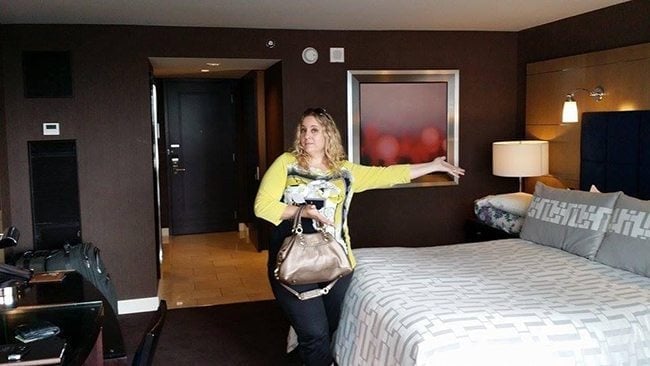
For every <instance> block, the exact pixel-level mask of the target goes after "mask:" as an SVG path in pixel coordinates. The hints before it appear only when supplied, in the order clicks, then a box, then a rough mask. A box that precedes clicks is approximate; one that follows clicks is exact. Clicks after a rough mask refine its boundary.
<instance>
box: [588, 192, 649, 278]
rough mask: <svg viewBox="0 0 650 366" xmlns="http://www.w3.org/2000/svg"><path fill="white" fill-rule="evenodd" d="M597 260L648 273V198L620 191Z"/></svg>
mask: <svg viewBox="0 0 650 366" xmlns="http://www.w3.org/2000/svg"><path fill="white" fill-rule="evenodd" d="M596 261H598V262H600V263H603V264H607V265H609V266H612V267H616V268H621V269H625V270H628V271H630V272H634V273H637V274H640V275H643V276H646V277H650V201H642V200H640V199H636V198H633V197H630V196H628V195H625V194H621V196H620V197H619V198H618V200H617V201H616V205H615V206H614V214H613V215H612V220H611V223H610V224H609V228H608V229H607V233H606V234H605V238H604V239H603V243H602V244H601V246H600V249H599V250H598V254H596Z"/></svg>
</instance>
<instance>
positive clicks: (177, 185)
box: [150, 58, 283, 307]
mask: <svg viewBox="0 0 650 366" xmlns="http://www.w3.org/2000/svg"><path fill="white" fill-rule="evenodd" d="M150 60H152V62H151V63H152V70H153V75H154V79H153V82H154V83H155V84H156V86H157V89H158V95H159V97H158V100H157V103H156V105H157V110H159V111H160V113H158V116H159V117H158V125H159V126H160V134H159V136H160V137H159V139H160V140H159V147H160V148H159V156H160V164H159V173H158V178H159V181H160V184H159V185H160V199H159V200H157V202H158V206H159V208H160V215H159V216H160V220H159V222H160V226H159V228H158V229H159V230H160V231H161V232H162V233H163V235H161V237H162V245H161V246H162V248H163V250H162V253H163V255H162V257H161V261H160V262H159V268H160V269H161V270H160V271H159V273H160V282H159V296H160V297H161V298H165V297H164V296H167V297H170V298H169V300H171V301H168V302H169V303H170V305H171V306H172V307H175V306H176V307H180V306H201V305H210V304H218V303H228V302H242V301H255V300H256V299H264V298H267V297H268V296H269V294H270V289H268V291H267V289H266V288H265V286H266V282H267V280H266V278H265V275H261V274H263V273H265V272H266V268H265V267H266V266H265V263H266V252H262V251H261V249H263V248H260V247H256V246H255V245H254V244H256V243H255V241H256V239H257V238H258V235H251V236H248V235H247V234H248V232H249V229H250V231H251V233H252V234H258V233H259V232H260V230H259V229H257V228H256V225H257V224H256V222H255V221H256V220H255V219H254V217H252V200H253V199H254V194H253V195H251V192H253V193H254V192H256V191H257V185H258V184H259V177H260V175H261V174H263V172H264V170H265V168H266V165H265V164H266V161H269V160H272V159H273V158H274V156H273V157H267V156H266V154H268V152H269V151H271V152H274V153H275V152H277V151H281V150H282V144H283V143H282V135H281V134H280V138H279V139H275V140H273V141H266V140H267V139H266V138H265V133H264V132H265V129H266V128H271V129H273V130H274V131H281V130H282V118H281V117H278V113H277V111H280V112H281V111H282V108H281V104H282V103H281V93H277V90H278V89H281V67H280V66H279V65H277V64H278V61H279V60H264V62H266V66H265V68H263V70H252V71H251V70H241V69H239V70H238V71H237V72H236V73H239V75H234V74H233V71H232V70H231V71H230V72H225V73H221V74H218V73H215V74H212V75H211V77H205V75H200V76H201V77H197V76H199V75H188V74H187V73H183V72H180V71H178V70H179V63H182V62H183V61H187V60H190V59H181V60H179V59H173V60H171V59H165V60H164V61H165V62H162V63H161V59H160V58H151V59H150ZM170 60H171V61H170ZM191 60H192V61H193V62H196V61H197V59H191ZM221 60H223V59H219V60H216V59H209V60H208V59H200V62H201V63H206V64H218V63H221ZM233 60H234V59H228V63H230V64H232V63H233V62H234V61H233ZM244 61H246V60H244ZM259 61H260V60H257V62H258V64H259ZM165 64H167V65H172V64H173V66H174V70H176V71H175V72H173V73H170V72H168V70H167V71H165ZM190 64H191V62H190ZM274 64H276V66H273V67H270V66H272V65H274ZM242 65H250V60H248V63H247V62H243V63H242ZM240 67H241V66H240ZM269 67H270V68H271V69H272V71H270V74H271V76H272V77H271V80H272V84H273V85H270V86H269V85H268V83H267V82H266V81H265V80H264V77H265V75H266V73H267V72H269V71H268V70H266V68H269ZM188 72H189V71H188ZM236 73H235V74H236ZM226 74H228V75H227V77H220V76H226ZM267 88H271V90H273V93H272V96H271V97H270V98H269V99H270V100H267V99H266V98H265V95H266V94H267V93H268V91H267ZM276 95H279V96H280V98H278V97H276ZM269 103H270V106H271V108H272V110H273V111H274V112H273V113H271V116H270V118H267V117H269V116H267V115H266V113H265V110H266V109H267V108H269ZM170 107H171V108H170ZM163 111H166V112H165V113H163ZM280 114H281V113H280ZM210 121H212V122H210ZM215 121H217V122H215ZM206 137H207V138H206ZM206 141H207V142H206ZM276 145H279V147H278V146H276ZM267 146H271V147H272V148H271V149H267V148H266V147H267ZM260 147H261V148H260ZM260 172H261V173H260ZM212 178H214V179H216V180H210V179H212ZM221 198H224V199H223V200H222V199H221ZM204 204H206V205H204ZM177 208H178V209H179V210H176V209H177ZM163 228H169V234H170V235H169V236H165V235H164V233H165V231H166V230H162V229H163ZM262 231H263V230H262ZM165 239H166V240H165ZM172 246H173V250H172ZM165 249H167V250H165ZM166 256H168V258H165V257H166ZM260 258H262V259H260ZM258 267H259V268H258ZM233 270H234V271H233ZM251 274H254V275H251ZM260 280H261V281H263V282H260ZM172 287H175V288H176V290H172V292H173V293H170V288H172ZM255 289H257V290H255ZM233 291H246V292H247V293H244V294H233ZM253 292H255V293H253ZM206 293H209V294H211V296H205V294H206ZM202 294H203V295H202ZM244 295H245V296H244ZM178 296H181V297H182V298H184V299H188V298H189V297H192V296H193V297H194V299H189V300H183V299H180V300H179V298H178ZM201 297H202V299H201Z"/></svg>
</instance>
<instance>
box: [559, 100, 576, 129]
mask: <svg viewBox="0 0 650 366" xmlns="http://www.w3.org/2000/svg"><path fill="white" fill-rule="evenodd" d="M562 122H563V123H576V122H578V103H576V101H575V100H567V101H566V102H564V107H562Z"/></svg>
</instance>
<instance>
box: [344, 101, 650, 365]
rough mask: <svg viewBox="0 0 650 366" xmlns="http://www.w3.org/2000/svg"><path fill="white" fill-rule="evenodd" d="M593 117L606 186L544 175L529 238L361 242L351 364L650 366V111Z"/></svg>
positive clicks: (592, 162) (596, 166) (348, 342)
mask: <svg viewBox="0 0 650 366" xmlns="http://www.w3.org/2000/svg"><path fill="white" fill-rule="evenodd" d="M594 121H596V122H594ZM621 121H624V122H621ZM630 121H631V122H630ZM614 123H616V124H617V125H613V124H614ZM621 123H623V124H624V125H625V128H624V129H625V130H626V131H627V133H620V132H621V128H620V127H619V126H620V124H621ZM582 124H583V126H582V159H583V160H582V163H581V166H582V168H581V188H582V187H587V189H588V187H589V186H590V185H591V184H595V185H596V186H597V188H598V189H599V190H600V191H601V192H602V193H595V192H585V191H581V190H563V189H554V188H551V187H546V186H544V185H543V184H541V183H538V186H536V188H535V193H534V195H533V199H532V201H531V204H530V207H529V208H528V210H527V215H526V219H525V221H524V224H523V227H522V229H521V238H520V239H507V240H496V241H489V242H481V243H465V244H456V245H447V246H436V247H424V248H404V247H392V248H362V249H356V250H355V255H356V258H357V262H358V264H357V267H356V269H355V274H354V278H353V280H352V283H351V285H350V288H349V290H348V293H347V294H346V298H345V301H344V303H343V309H342V315H341V321H340V324H339V328H338V331H337V332H336V334H335V337H334V340H333V348H334V355H335V358H336V360H337V362H338V364H340V365H346V366H348V365H391V366H393V365H395V366H399V365H403V366H406V365H643V364H650V278H649V277H650V202H649V201H643V200H640V199H638V198H635V197H643V198H644V199H648V197H647V196H644V195H645V194H647V192H648V190H647V186H646V185H647V184H648V183H647V182H648V181H650V179H647V180H646V178H644V175H645V174H648V173H647V172H648V171H650V168H648V167H647V166H645V167H642V166H643V164H647V163H648V162H650V147H645V144H644V140H643V136H646V137H648V136H650V135H648V134H647V133H650V112H647V111H646V112H607V113H589V114H588V113H585V114H584V115H583V122H582ZM612 126H616V127H612ZM603 130H604V131H605V132H604V133H603ZM594 136H596V138H594ZM645 141H648V140H645ZM630 146H635V148H630ZM628 153H629V154H630V155H629V156H631V157H629V156H628V157H622V156H621V154H628ZM584 159H587V160H584ZM630 159H631V160H630ZM585 161H588V163H585ZM612 167H613V168H612ZM612 169H614V170H612ZM621 169H623V170H621ZM619 172H620V173H619ZM621 176H624V177H626V178H625V179H621V178H620V177H621Z"/></svg>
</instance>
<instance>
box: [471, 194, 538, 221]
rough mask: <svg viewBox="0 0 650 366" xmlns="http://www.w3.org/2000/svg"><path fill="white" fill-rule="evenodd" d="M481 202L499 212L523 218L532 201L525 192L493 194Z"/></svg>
mask: <svg viewBox="0 0 650 366" xmlns="http://www.w3.org/2000/svg"><path fill="white" fill-rule="evenodd" d="M481 200H482V201H483V202H485V203H487V204H489V205H490V206H492V207H494V208H498V209H499V210H501V211H505V212H509V213H511V214H515V215H518V216H525V215H526V211H528V206H530V202H531V201H532V200H533V195H532V194H530V193H525V192H515V193H506V194H494V195H489V196H485V197H483V198H481Z"/></svg>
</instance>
